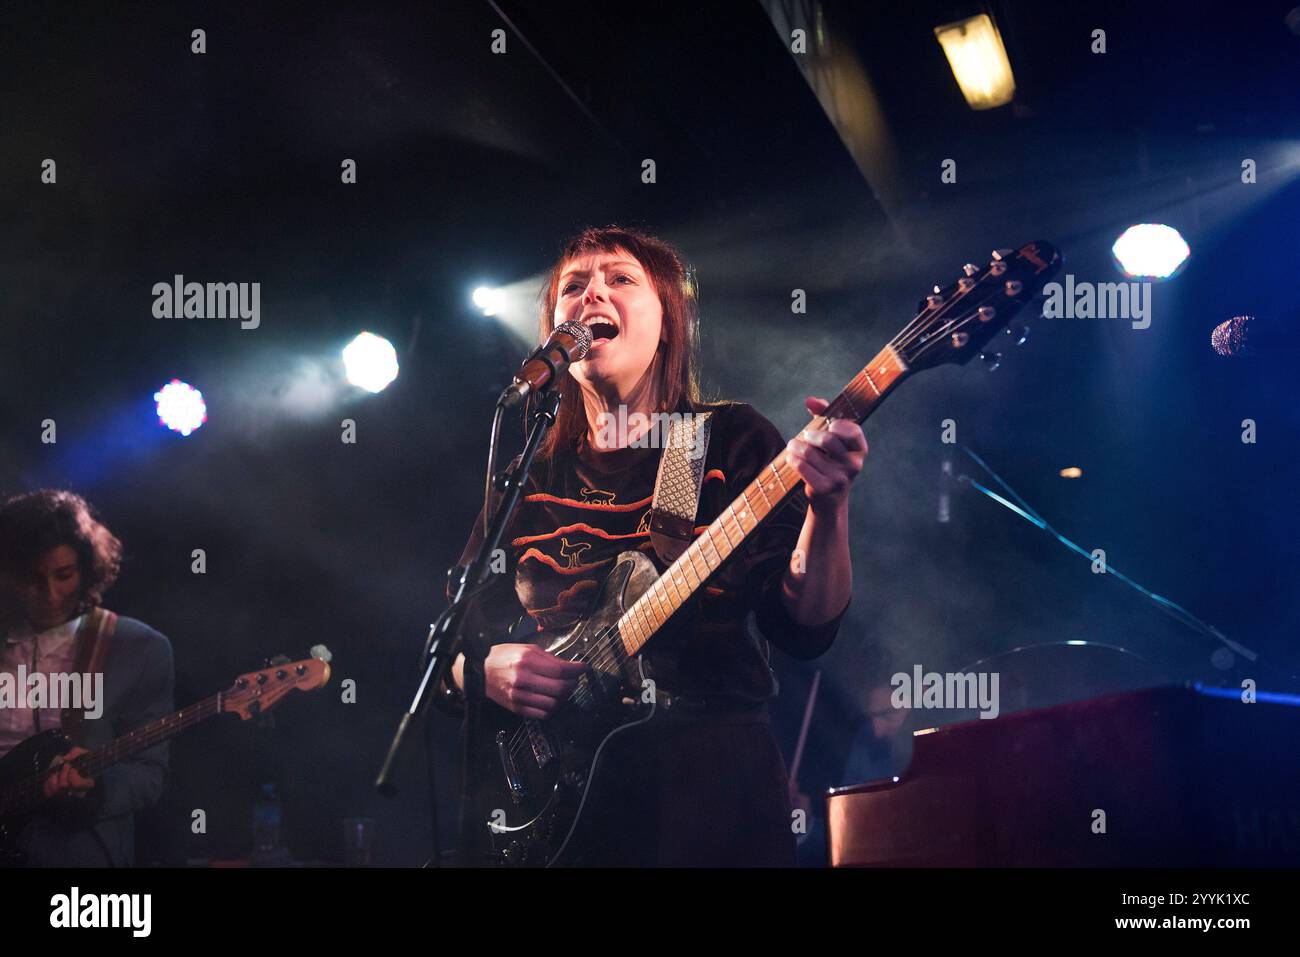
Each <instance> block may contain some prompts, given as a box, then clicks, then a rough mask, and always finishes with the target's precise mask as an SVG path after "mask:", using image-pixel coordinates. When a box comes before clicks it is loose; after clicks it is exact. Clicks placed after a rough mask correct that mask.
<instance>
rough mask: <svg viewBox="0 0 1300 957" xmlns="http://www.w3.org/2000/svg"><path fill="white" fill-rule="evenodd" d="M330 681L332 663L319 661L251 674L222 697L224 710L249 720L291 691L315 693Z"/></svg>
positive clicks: (298, 662)
mask: <svg viewBox="0 0 1300 957" xmlns="http://www.w3.org/2000/svg"><path fill="white" fill-rule="evenodd" d="M329 680H330V666H329V663H328V662H325V661H321V660H319V659H317V658H304V659H303V660H302V661H290V662H286V663H285V664H282V665H275V666H273V667H270V668H263V669H262V670H261V671H250V672H248V673H247V674H243V675H240V676H239V677H238V678H236V679H235V683H234V684H233V685H231V686H230V690H229V691H227V692H226V693H225V694H223V695H222V696H221V710H222V711H233V712H234V713H235V714H237V715H239V716H240V717H241V718H243V719H244V720H245V721H247V720H248V719H249V718H253V717H256V716H257V715H259V714H261V713H262V712H264V711H266V710H268V709H270V708H272V707H274V706H275V705H276V703H277V702H279V700H280V699H281V698H283V697H284V696H285V695H287V694H288V693H289V692H290V691H312V690H313V689H315V688H319V687H321V686H322V685H324V684H325V683H326V682H328V681H329Z"/></svg>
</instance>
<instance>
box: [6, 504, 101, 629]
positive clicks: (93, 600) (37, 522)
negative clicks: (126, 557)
mask: <svg viewBox="0 0 1300 957" xmlns="http://www.w3.org/2000/svg"><path fill="white" fill-rule="evenodd" d="M60 545H67V546H70V547H71V548H72V550H73V551H75V552H76V553H77V565H78V568H79V570H80V571H81V596H80V598H79V599H78V605H77V612H78V613H81V612H84V611H86V610H88V609H90V608H93V607H95V606H96V605H98V604H99V603H100V602H102V601H103V600H104V592H106V591H108V589H109V588H111V587H112V585H113V582H115V581H117V573H118V570H119V569H120V568H121V565H122V543H121V542H120V541H118V539H117V537H116V536H115V535H114V534H113V533H112V532H110V531H109V530H108V529H107V528H106V527H105V526H104V525H103V523H101V522H100V521H99V520H98V519H97V518H95V515H94V511H93V510H92V509H91V507H90V503H88V502H87V501H86V500H85V499H84V498H82V497H81V496H80V495H77V494H76V493H75V492H68V491H64V490H62V489H40V490H39V491H36V492H29V493H27V494H26V495H15V496H13V497H12V498H9V499H7V500H6V501H5V503H4V504H3V505H0V574H3V575H4V577H6V578H8V579H9V580H10V581H14V582H16V581H19V580H21V579H22V578H23V577H24V576H26V575H29V574H31V571H32V568H33V566H34V565H35V564H36V562H37V561H38V560H39V559H40V558H41V556H43V555H44V554H46V553H47V552H49V551H50V550H51V549H54V548H58V547H59V546H60ZM12 600H13V596H8V595H6V596H5V597H4V601H5V602H6V603H8V602H9V601H12ZM13 611H14V610H13V609H6V608H4V607H2V606H0V618H3V617H6V616H7V615H11V614H12V613H13Z"/></svg>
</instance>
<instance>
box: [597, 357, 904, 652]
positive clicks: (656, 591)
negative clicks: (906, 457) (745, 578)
mask: <svg viewBox="0 0 1300 957" xmlns="http://www.w3.org/2000/svg"><path fill="white" fill-rule="evenodd" d="M907 372H908V367H907V364H906V363H905V362H904V361H903V359H902V357H901V356H900V355H899V354H898V353H897V352H896V351H895V350H894V348H893V346H886V347H885V348H884V349H882V350H881V351H880V352H879V353H878V354H877V355H876V357H875V358H874V359H872V360H871V361H870V362H869V363H867V365H866V366H864V367H863V369H862V371H861V372H859V373H858V374H857V375H856V376H854V378H853V380H852V381H851V382H850V383H849V384H848V385H847V386H846V387H845V388H844V391H843V392H841V393H840V394H839V395H838V396H836V397H835V400H834V401H833V402H831V404H830V405H829V406H828V407H827V409H826V411H825V412H824V413H823V414H822V415H818V416H814V417H813V419H812V420H811V421H810V422H809V423H808V425H806V426H804V428H805V429H808V430H810V431H817V430H820V429H824V428H826V427H827V425H828V424H829V421H830V420H831V419H854V420H855V421H857V422H859V423H861V422H864V421H866V419H867V417H868V416H870V415H871V414H872V413H873V412H874V411H875V410H876V407H877V406H879V405H880V403H881V402H882V401H883V400H884V398H885V396H886V395H888V394H889V393H890V391H892V390H893V388H894V387H895V386H896V385H897V384H898V383H899V382H900V381H901V380H902V378H903V377H904V376H905V375H906V374H907ZM801 481H802V479H800V478H799V475H798V473H797V472H796V471H795V469H794V467H793V466H792V465H791V464H790V463H789V462H788V461H787V459H786V454H785V450H784V449H782V450H781V452H780V453H779V454H778V455H777V457H776V458H774V459H773V460H772V461H771V462H770V463H768V464H767V465H766V466H764V467H763V468H762V469H761V470H760V471H759V473H758V476H757V477H756V478H755V479H754V480H753V481H752V482H750V483H749V485H748V486H746V488H745V490H744V491H743V492H742V493H741V494H740V496H739V497H738V498H737V499H736V500H735V501H734V502H732V503H731V504H730V505H728V506H727V507H726V508H724V509H723V510H722V512H721V513H720V514H719V515H718V517H717V518H716V519H714V520H713V522H712V523H711V524H710V525H709V527H708V528H706V529H705V530H704V531H703V532H702V533H701V534H700V535H699V536H698V537H697V538H696V539H695V541H693V542H692V543H691V544H690V545H689V546H688V547H687V548H686V550H685V551H684V552H682V554H681V555H679V556H678V558H677V560H676V561H674V562H673V563H672V564H671V565H669V566H668V569H667V571H665V572H664V573H663V575H661V576H660V577H659V578H658V580H656V581H655V582H654V584H653V585H651V586H650V587H649V588H648V589H646V591H645V593H644V594H642V595H641V597H640V598H638V599H637V600H636V601H635V602H634V603H633V604H632V605H631V607H629V608H628V609H627V611H625V612H624V613H623V616H622V617H621V618H620V619H619V621H618V630H619V636H620V638H621V639H622V642H623V648H624V650H625V651H626V653H627V654H628V656H631V655H635V654H636V653H637V652H639V651H640V650H641V649H642V648H644V647H645V645H646V643H647V642H649V640H650V639H651V638H653V637H654V635H655V634H656V633H657V632H658V631H659V629H660V628H662V627H663V625H664V624H665V623H666V622H667V621H668V619H669V618H671V617H672V615H673V613H674V612H675V611H677V609H679V608H681V606H682V605H684V604H686V602H687V601H689V600H690V598H691V596H692V595H693V594H695V592H696V591H698V590H699V589H700V588H701V587H703V585H704V583H705V582H706V581H707V580H708V579H709V577H710V576H711V575H712V574H713V573H714V572H716V571H717V570H718V569H719V568H721V567H722V565H723V563H724V562H726V560H727V559H728V558H730V557H731V555H732V554H733V553H734V552H735V551H736V550H737V549H738V548H740V546H741V545H742V544H744V541H745V539H746V538H747V537H748V536H749V534H750V533H751V532H752V531H754V529H756V528H757V527H758V526H759V524H760V523H761V522H762V521H763V519H765V518H767V516H768V515H770V514H771V513H772V512H773V511H775V510H776V508H777V507H778V506H779V505H780V504H781V502H783V501H784V500H785V498H786V496H787V495H789V494H790V492H791V491H793V490H794V489H795V488H796V487H798V485H799V484H800V482H801Z"/></svg>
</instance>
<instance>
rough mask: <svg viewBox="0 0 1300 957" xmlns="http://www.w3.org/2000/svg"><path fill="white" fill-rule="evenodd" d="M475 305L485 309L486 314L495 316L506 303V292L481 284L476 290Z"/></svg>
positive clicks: (484, 313)
mask: <svg viewBox="0 0 1300 957" xmlns="http://www.w3.org/2000/svg"><path fill="white" fill-rule="evenodd" d="M473 298H474V305H476V306H478V307H479V308H480V309H482V310H483V315H485V316H495V315H496V314H497V313H498V312H499V311H500V310H501V307H502V306H503V305H505V293H503V292H502V291H501V290H500V289H493V288H491V287H490V286H479V287H478V288H477V289H475V290H474V297H473Z"/></svg>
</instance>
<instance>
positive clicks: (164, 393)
mask: <svg viewBox="0 0 1300 957" xmlns="http://www.w3.org/2000/svg"><path fill="white" fill-rule="evenodd" d="M153 400H154V402H155V403H156V408H157V409H158V421H159V422H161V423H162V424H163V425H165V426H167V428H169V429H171V430H172V431H173V432H179V433H180V434H181V435H189V434H190V433H191V432H193V431H194V430H195V429H197V428H199V427H200V426H201V425H203V423H204V422H206V421H208V406H207V404H206V403H205V402H204V401H203V393H202V392H200V391H199V390H198V389H196V388H194V386H192V385H190V384H189V383H188V382H182V381H181V380H180V379H172V381H171V382H168V383H167V384H166V385H165V386H163V387H162V388H161V389H159V390H158V391H157V392H155V393H154V394H153Z"/></svg>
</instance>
